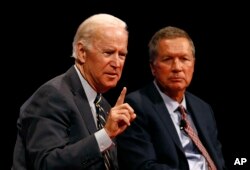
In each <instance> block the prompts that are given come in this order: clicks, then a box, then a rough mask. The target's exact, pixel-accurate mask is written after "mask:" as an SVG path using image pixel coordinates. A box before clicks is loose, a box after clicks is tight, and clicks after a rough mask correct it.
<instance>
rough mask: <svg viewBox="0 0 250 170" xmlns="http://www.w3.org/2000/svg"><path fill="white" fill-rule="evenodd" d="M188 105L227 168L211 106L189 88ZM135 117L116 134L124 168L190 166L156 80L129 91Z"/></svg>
mask: <svg viewBox="0 0 250 170" xmlns="http://www.w3.org/2000/svg"><path fill="white" fill-rule="evenodd" d="M185 95H186V102H187V108H188V111H189V113H190V114H191V117H192V119H193V121H194V124H195V126H196V128H197V131H198V134H199V137H200V139H201V141H202V143H203V145H204V146H205V148H206V149H207V151H208V152H209V154H210V155H211V157H212V159H213V160H214V162H215V164H216V166H217V169H218V170H222V169H224V168H225V165H224V159H223V156H222V151H221V144H220V142H219V141H218V140H217V129H216V123H215V119H214V115H213V111H212V109H211V108H210V106H209V105H208V104H207V103H205V102H204V101H202V100H201V99H199V98H198V97H196V96H194V95H192V94H190V93H188V92H186V94H185ZM126 102H127V103H129V104H130V105H131V106H132V107H133V109H134V110H135V113H136V114H137V117H136V119H135V120H134V121H133V122H132V123H131V126H130V127H129V128H128V129H127V130H126V131H125V132H124V133H122V134H121V135H119V136H118V138H117V146H118V147H117V149H118V150H117V154H118V162H119V166H120V169H122V170H140V169H142V170H146V169H150V170H153V169H154V170H170V169H172V170H173V169H175V170H177V169H178V170H188V169H189V167H188V162H187V159H186V157H185V153H184V151H183V148H182V145H181V142H180V140H179V137H178V134H177V132H176V129H175V126H174V124H173V122H172V119H171V117H170V114H169V112H168V110H167V108H166V106H165V104H164V101H163V99H162V98H161V96H160V94H159V92H158V91H157V89H156V87H155V85H154V84H153V83H151V84H149V85H148V86H147V87H145V88H143V89H140V90H137V91H135V92H132V93H130V94H128V95H127V97H126Z"/></svg>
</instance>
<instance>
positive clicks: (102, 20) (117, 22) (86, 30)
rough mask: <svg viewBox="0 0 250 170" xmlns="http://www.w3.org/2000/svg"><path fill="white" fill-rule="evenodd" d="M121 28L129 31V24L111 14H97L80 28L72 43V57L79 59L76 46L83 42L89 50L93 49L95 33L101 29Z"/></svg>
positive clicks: (85, 21)
mask: <svg viewBox="0 0 250 170" xmlns="http://www.w3.org/2000/svg"><path fill="white" fill-rule="evenodd" d="M108 26H112V27H120V28H124V30H126V31H128V30H127V24H126V23H125V22H124V21H122V20H121V19H119V18H117V17H115V16H113V15H110V14H104V13H101V14H95V15H92V16H90V17H89V18H87V19H86V20H84V21H83V22H82V23H81V25H80V26H79V27H78V29H77V32H76V34H75V37H74V41H73V43H72V46H73V51H72V57H74V58H77V56H76V44H77V42H79V41H81V42H82V43H83V44H84V45H85V46H86V47H87V48H90V47H91V39H92V38H93V36H95V32H96V31H97V29H99V28H100V27H108Z"/></svg>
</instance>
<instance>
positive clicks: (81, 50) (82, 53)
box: [76, 42, 86, 64]
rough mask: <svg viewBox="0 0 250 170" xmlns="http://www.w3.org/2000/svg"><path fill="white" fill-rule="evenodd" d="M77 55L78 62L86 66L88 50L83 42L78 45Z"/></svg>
mask: <svg viewBox="0 0 250 170" xmlns="http://www.w3.org/2000/svg"><path fill="white" fill-rule="evenodd" d="M76 53H77V60H78V62H80V63H81V64H84V63H85V61H86V50H85V46H84V45H83V44H82V43H81V42H78V43H77V45H76Z"/></svg>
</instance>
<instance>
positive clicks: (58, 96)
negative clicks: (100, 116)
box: [13, 66, 117, 170]
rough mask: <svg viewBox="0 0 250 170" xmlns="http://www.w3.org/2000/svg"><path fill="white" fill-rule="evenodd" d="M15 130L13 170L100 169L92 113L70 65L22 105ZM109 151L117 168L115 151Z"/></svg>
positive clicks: (102, 164)
mask: <svg viewBox="0 0 250 170" xmlns="http://www.w3.org/2000/svg"><path fill="white" fill-rule="evenodd" d="M105 102H106V104H108V103H107V101H105ZM108 106H109V108H110V105H108ZM17 127H18V136H17V141H16V145H15V149H14V156H13V170H24V169H28V170H35V169H36V170H38V169H39V170H45V169H46V170H52V169H53V170H62V169H70V170H77V169H90V170H99V169H100V170H101V169H104V163H103V157H102V154H101V152H100V150H99V147H98V144H97V141H96V138H95V136H94V132H96V131H97V129H96V126H95V123H94V119H93V116H92V112H91V109H90V106H89V103H88V100H87V97H86V95H85V92H84V89H83V88H82V85H81V82H80V79H79V77H78V75H77V73H76V70H75V68H74V67H73V66H72V67H71V68H70V69H69V70H68V71H67V72H66V73H65V74H62V75H60V76H58V77H56V78H54V79H52V80H50V81H48V82H47V83H45V84H44V85H42V86H41V87H40V88H39V89H38V90H37V91H36V92H35V93H34V94H33V95H32V96H31V97H30V98H29V99H28V100H27V101H26V102H25V103H24V105H23V106H22V107H21V109H20V117H19V119H18V122H17ZM111 150H112V158H113V161H114V164H115V166H116V167H117V160H116V149H115V148H114V147H112V149H111Z"/></svg>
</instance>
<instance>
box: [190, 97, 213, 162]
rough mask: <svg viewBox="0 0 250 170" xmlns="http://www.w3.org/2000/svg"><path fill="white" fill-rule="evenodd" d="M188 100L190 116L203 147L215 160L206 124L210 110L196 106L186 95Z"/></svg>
mask: <svg viewBox="0 0 250 170" xmlns="http://www.w3.org/2000/svg"><path fill="white" fill-rule="evenodd" d="M186 99H187V106H188V107H189V108H188V110H189V109H190V112H189V114H190V115H191V117H192V120H193V122H194V124H195V127H196V129H197V131H198V133H199V138H200V139H201V141H202V143H203V145H204V146H205V147H206V149H207V150H208V152H209V154H211V157H212V158H214V157H215V156H216V155H215V154H214V152H213V147H212V142H211V141H210V138H209V134H208V129H207V128H206V124H207V121H208V118H207V117H206V115H207V114H206V113H204V112H208V110H205V109H204V108H202V107H201V106H200V105H198V104H196V103H195V102H194V101H193V100H191V99H190V98H189V95H188V94H187V95H186Z"/></svg>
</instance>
